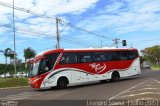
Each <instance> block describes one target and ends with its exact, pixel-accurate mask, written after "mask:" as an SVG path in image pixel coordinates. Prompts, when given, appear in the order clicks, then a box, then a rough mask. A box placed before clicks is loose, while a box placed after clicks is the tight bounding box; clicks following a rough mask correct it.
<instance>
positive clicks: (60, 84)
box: [57, 77, 69, 89]
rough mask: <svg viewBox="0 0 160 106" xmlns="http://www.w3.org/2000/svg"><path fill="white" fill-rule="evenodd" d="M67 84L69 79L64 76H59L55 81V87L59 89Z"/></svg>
mask: <svg viewBox="0 0 160 106" xmlns="http://www.w3.org/2000/svg"><path fill="white" fill-rule="evenodd" d="M68 84H69V81H68V79H67V78H66V77H60V78H59V79H58V81H57V88H59V89H63V88H66V87H67V85H68Z"/></svg>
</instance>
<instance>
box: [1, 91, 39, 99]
mask: <svg viewBox="0 0 160 106" xmlns="http://www.w3.org/2000/svg"><path fill="white" fill-rule="evenodd" d="M39 95H42V94H41V93H32V92H21V93H19V94H15V95H8V96H6V97H3V98H0V100H4V99H5V100H22V99H27V98H30V97H32V96H39Z"/></svg>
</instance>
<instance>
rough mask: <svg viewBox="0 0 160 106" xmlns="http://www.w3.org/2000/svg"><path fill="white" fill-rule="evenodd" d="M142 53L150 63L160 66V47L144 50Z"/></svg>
mask: <svg viewBox="0 0 160 106" xmlns="http://www.w3.org/2000/svg"><path fill="white" fill-rule="evenodd" d="M141 52H142V54H143V56H144V57H145V58H146V59H147V60H148V61H150V62H151V63H153V64H154V65H160V46H159V45H155V46H152V47H148V48H145V49H144V50H141Z"/></svg>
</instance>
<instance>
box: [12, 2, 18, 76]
mask: <svg viewBox="0 0 160 106" xmlns="http://www.w3.org/2000/svg"><path fill="white" fill-rule="evenodd" d="M13 36H14V70H15V77H16V73H17V69H16V36H15V19H14V0H13Z"/></svg>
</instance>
